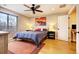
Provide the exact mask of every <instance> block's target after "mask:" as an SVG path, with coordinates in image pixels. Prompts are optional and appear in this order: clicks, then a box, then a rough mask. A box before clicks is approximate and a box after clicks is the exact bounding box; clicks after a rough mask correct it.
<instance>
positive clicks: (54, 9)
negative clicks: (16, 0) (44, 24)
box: [0, 4, 73, 17]
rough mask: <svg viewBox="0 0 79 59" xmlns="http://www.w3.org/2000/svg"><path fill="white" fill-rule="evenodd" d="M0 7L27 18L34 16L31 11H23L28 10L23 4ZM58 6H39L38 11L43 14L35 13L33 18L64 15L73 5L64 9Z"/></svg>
mask: <svg viewBox="0 0 79 59" xmlns="http://www.w3.org/2000/svg"><path fill="white" fill-rule="evenodd" d="M0 6H2V7H4V8H7V9H9V10H12V11H15V12H17V13H20V14H22V15H25V16H28V17H33V16H34V14H33V13H32V11H24V10H29V8H27V7H25V6H24V5H23V4H7V5H5V4H1V5H0ZM28 6H31V4H29V5H28ZM59 6H60V5H59V4H40V8H39V10H42V11H43V13H39V12H36V14H35V16H36V17H41V16H47V15H51V14H65V13H68V11H69V10H70V9H71V8H72V7H73V5H70V4H69V5H66V7H64V8H59Z"/></svg>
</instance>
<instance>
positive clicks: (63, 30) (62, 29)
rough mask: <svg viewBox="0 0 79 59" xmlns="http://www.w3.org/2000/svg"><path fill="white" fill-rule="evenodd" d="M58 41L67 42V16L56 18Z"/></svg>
mask: <svg viewBox="0 0 79 59" xmlns="http://www.w3.org/2000/svg"><path fill="white" fill-rule="evenodd" d="M58 39H59V40H65V41H68V15H63V16H58Z"/></svg>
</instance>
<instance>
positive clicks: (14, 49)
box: [8, 41, 45, 54]
mask: <svg viewBox="0 0 79 59" xmlns="http://www.w3.org/2000/svg"><path fill="white" fill-rule="evenodd" d="M44 45H45V44H44V43H42V44H40V46H39V47H38V48H37V46H36V45H35V44H33V43H30V42H26V41H13V42H10V43H9V44H8V53H9V54H37V53H38V52H39V51H40V49H41V48H42V47H43V46H44Z"/></svg>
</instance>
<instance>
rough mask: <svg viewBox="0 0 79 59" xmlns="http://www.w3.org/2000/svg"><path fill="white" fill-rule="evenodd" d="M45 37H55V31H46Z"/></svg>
mask: <svg viewBox="0 0 79 59" xmlns="http://www.w3.org/2000/svg"><path fill="white" fill-rule="evenodd" d="M47 37H48V39H55V32H54V31H48V33H47Z"/></svg>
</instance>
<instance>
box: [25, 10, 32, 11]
mask: <svg viewBox="0 0 79 59" xmlns="http://www.w3.org/2000/svg"><path fill="white" fill-rule="evenodd" d="M24 11H32V10H24Z"/></svg>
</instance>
